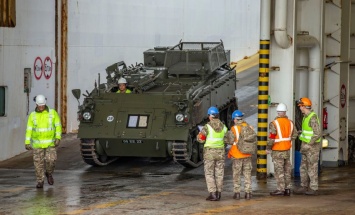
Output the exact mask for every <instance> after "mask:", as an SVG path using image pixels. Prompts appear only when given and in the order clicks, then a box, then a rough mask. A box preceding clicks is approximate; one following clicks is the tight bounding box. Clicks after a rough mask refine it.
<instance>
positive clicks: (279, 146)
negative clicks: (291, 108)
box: [272, 118, 293, 151]
mask: <svg viewBox="0 0 355 215" xmlns="http://www.w3.org/2000/svg"><path fill="white" fill-rule="evenodd" d="M272 123H273V124H274V125H275V127H276V131H277V134H276V137H275V142H274V145H273V146H272V150H275V151H285V150H289V149H290V148H291V146H292V140H291V135H292V131H293V123H292V121H291V120H289V119H287V118H277V119H275V120H274V121H272Z"/></svg>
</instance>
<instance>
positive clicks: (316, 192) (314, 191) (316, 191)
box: [305, 189, 318, 196]
mask: <svg viewBox="0 0 355 215" xmlns="http://www.w3.org/2000/svg"><path fill="white" fill-rule="evenodd" d="M305 194H306V195H309V196H317V195H318V190H312V189H309V190H308V191H306V193H305Z"/></svg>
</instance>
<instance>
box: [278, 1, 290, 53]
mask: <svg viewBox="0 0 355 215" xmlns="http://www.w3.org/2000/svg"><path fill="white" fill-rule="evenodd" d="M286 25H287V0H276V1H275V29H274V35H275V41H276V43H277V45H279V46H280V47H281V48H283V49H286V48H288V47H290V46H291V44H292V38H291V37H290V36H289V35H288V34H287V28H286Z"/></svg>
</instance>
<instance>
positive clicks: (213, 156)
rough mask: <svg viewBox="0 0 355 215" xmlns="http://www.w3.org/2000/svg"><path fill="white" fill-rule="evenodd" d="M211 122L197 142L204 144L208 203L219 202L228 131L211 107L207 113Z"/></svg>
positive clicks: (202, 131)
mask: <svg viewBox="0 0 355 215" xmlns="http://www.w3.org/2000/svg"><path fill="white" fill-rule="evenodd" d="M207 115H208V119H209V120H210V121H209V122H208V123H207V124H206V125H205V126H203V128H202V129H201V131H200V133H199V134H198V135H197V141H199V142H200V143H204V150H203V159H204V170H205V178H206V183H207V189H208V192H209V196H208V197H207V198H206V200H207V201H219V200H220V199H221V192H222V188H223V177H224V161H225V158H224V152H225V151H224V148H225V145H224V141H223V140H224V136H225V135H226V133H227V131H228V129H227V127H226V126H225V125H224V124H223V123H222V122H221V120H219V118H218V117H219V111H218V109H217V108H216V107H213V106H212V107H210V108H209V109H208V111H207Z"/></svg>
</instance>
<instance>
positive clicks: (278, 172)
mask: <svg viewBox="0 0 355 215" xmlns="http://www.w3.org/2000/svg"><path fill="white" fill-rule="evenodd" d="M276 111H277V116H276V118H275V119H274V121H272V122H270V124H269V133H270V134H269V141H268V144H267V146H266V151H267V153H268V154H269V153H270V151H271V150H272V153H271V157H272V161H273V163H274V167H275V178H276V181H277V190H275V191H273V192H270V195H272V196H290V195H291V188H292V185H291V161H290V149H291V147H292V140H294V139H296V138H297V135H298V133H297V130H296V129H295V126H294V124H293V122H292V121H291V120H289V119H288V117H287V115H286V111H287V106H286V105H285V104H283V103H280V104H279V105H278V106H277V108H276Z"/></svg>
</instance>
